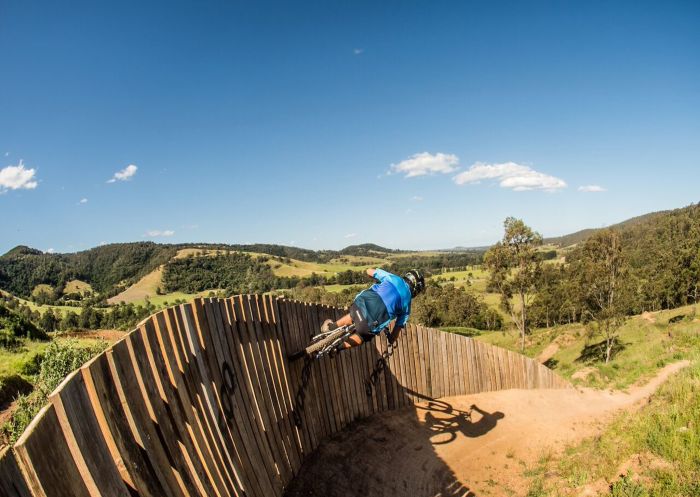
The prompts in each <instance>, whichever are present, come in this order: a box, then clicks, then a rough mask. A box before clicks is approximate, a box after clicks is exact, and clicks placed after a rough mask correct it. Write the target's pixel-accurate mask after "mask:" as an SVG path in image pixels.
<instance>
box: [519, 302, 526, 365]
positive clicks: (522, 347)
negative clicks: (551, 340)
mask: <svg viewBox="0 0 700 497" xmlns="http://www.w3.org/2000/svg"><path fill="white" fill-rule="evenodd" d="M525 316H526V314H525V294H524V293H523V292H520V351H521V352H524V351H525V330H526V328H527V327H526V326H525V323H526V317H525Z"/></svg>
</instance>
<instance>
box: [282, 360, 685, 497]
mask: <svg viewBox="0 0 700 497" xmlns="http://www.w3.org/2000/svg"><path fill="white" fill-rule="evenodd" d="M687 365H688V362H687V361H683V362H679V363H676V364H672V365H669V366H667V367H666V368H664V369H663V370H662V371H661V372H660V373H659V374H658V375H657V376H656V377H655V378H654V379H653V380H651V381H650V382H649V383H647V384H646V385H644V386H640V387H633V388H630V389H629V391H628V392H627V393H625V392H609V391H599V390H590V389H579V390H575V389H568V390H506V391H500V392H488V393H481V394H476V395H469V396H464V397H453V398H446V399H441V400H439V401H434V402H430V403H427V404H426V403H424V404H421V405H419V406H417V407H416V408H411V409H404V410H401V411H396V412H390V413H386V414H382V415H378V416H375V417H372V418H370V419H367V420H363V421H360V422H358V423H356V424H355V425H353V426H351V427H350V428H348V429H347V430H345V431H344V432H342V433H340V434H338V435H337V436H336V437H334V438H332V439H331V440H329V441H328V442H326V443H325V444H324V445H323V446H322V447H320V448H319V449H318V450H317V451H316V452H315V453H314V454H313V455H312V456H311V458H310V459H309V460H308V461H307V463H306V464H305V465H304V467H303V468H302V470H301V472H300V475H299V477H297V479H296V480H295V481H294V482H293V484H292V486H291V487H290V489H289V491H288V492H287V494H286V495H287V496H288V497H298V496H314V497H315V496H318V497H321V496H324V497H354V496H357V497H359V496H363V497H374V496H383V497H389V496H392V497H398V496H415V497H437V496H440V497H447V496H459V497H475V496H482V495H490V496H502V495H503V496H507V495H524V494H525V493H526V491H527V486H526V484H527V482H526V481H524V479H523V477H522V473H523V469H524V467H525V466H526V465H530V464H532V463H533V462H535V461H536V460H537V459H538V457H539V456H540V455H541V454H542V452H543V451H545V450H556V449H557V448H561V447H563V446H564V445H565V444H569V443H573V442H576V441H578V440H581V439H582V438H584V437H587V436H590V435H593V434H595V433H598V432H599V431H600V430H601V428H602V427H603V426H604V424H605V423H606V422H607V421H608V420H609V419H610V417H611V416H612V415H614V413H615V412H617V411H618V410H620V409H633V408H636V407H637V406H639V405H640V404H641V403H642V402H643V401H644V400H645V399H646V398H648V397H649V395H651V393H653V392H654V391H655V390H656V388H658V386H659V385H660V384H661V383H663V382H664V381H665V380H666V379H667V378H668V377H669V376H670V375H671V374H673V373H675V372H677V371H678V370H680V369H682V368H683V367H685V366H687ZM472 405H475V406H476V407H475V408H474V409H471V406H472ZM470 411H471V418H470V417H469V412H470Z"/></svg>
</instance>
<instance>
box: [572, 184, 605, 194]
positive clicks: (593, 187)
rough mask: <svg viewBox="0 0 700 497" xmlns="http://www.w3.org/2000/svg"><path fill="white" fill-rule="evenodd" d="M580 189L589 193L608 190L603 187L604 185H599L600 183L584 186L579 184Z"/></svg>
mask: <svg viewBox="0 0 700 497" xmlns="http://www.w3.org/2000/svg"><path fill="white" fill-rule="evenodd" d="M578 191H580V192H587V193H598V192H606V191H608V190H607V189H605V188H603V187H602V186H599V185H584V186H579V187H578Z"/></svg>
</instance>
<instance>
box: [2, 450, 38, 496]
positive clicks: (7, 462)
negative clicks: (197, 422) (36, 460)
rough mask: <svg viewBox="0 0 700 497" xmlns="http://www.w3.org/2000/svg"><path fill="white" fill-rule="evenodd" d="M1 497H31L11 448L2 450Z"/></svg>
mask: <svg viewBox="0 0 700 497" xmlns="http://www.w3.org/2000/svg"><path fill="white" fill-rule="evenodd" d="M0 497H31V494H30V493H29V486H28V485H27V482H26V481H25V480H24V475H23V474H22V472H21V471H20V469H19V465H18V464H17V459H15V454H14V452H12V449H10V447H5V448H3V449H1V450H0Z"/></svg>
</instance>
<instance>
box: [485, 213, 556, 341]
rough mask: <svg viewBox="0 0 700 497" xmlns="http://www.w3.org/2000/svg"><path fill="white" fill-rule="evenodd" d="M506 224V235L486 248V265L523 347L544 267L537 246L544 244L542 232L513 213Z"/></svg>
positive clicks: (504, 225) (491, 280)
mask: <svg viewBox="0 0 700 497" xmlns="http://www.w3.org/2000/svg"><path fill="white" fill-rule="evenodd" d="M503 227H504V234H503V239H502V240H501V241H499V242H498V243H496V245H494V246H493V247H491V248H490V249H489V250H488V251H487V252H486V254H485V255H484V265H485V266H486V268H487V269H488V270H489V272H490V273H491V274H490V282H489V285H490V286H491V287H492V288H496V289H497V290H498V292H499V293H500V295H501V306H502V307H503V309H504V310H505V311H506V312H508V313H509V314H510V317H511V319H512V320H513V323H515V326H516V327H517V329H518V332H519V333H520V349H521V350H524V349H525V335H526V334H527V332H528V324H529V323H528V309H529V307H530V305H531V304H532V300H533V298H534V295H535V293H536V290H537V281H538V276H539V273H540V271H541V262H540V257H538V255H537V247H539V246H540V245H542V235H540V234H539V233H537V232H536V231H533V230H532V228H530V227H529V226H527V225H526V224H525V223H524V222H523V221H522V220H521V219H516V218H514V217H508V218H506V220H505V221H504V222H503Z"/></svg>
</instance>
